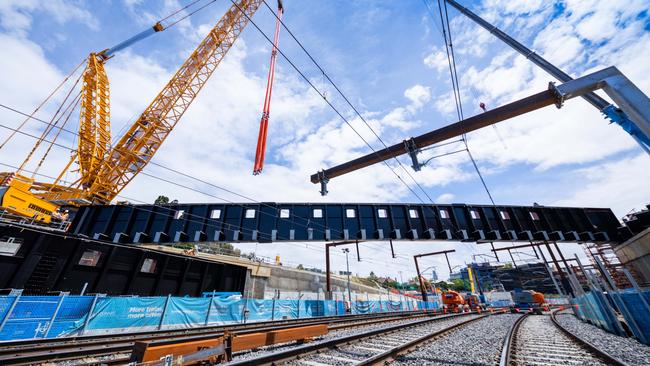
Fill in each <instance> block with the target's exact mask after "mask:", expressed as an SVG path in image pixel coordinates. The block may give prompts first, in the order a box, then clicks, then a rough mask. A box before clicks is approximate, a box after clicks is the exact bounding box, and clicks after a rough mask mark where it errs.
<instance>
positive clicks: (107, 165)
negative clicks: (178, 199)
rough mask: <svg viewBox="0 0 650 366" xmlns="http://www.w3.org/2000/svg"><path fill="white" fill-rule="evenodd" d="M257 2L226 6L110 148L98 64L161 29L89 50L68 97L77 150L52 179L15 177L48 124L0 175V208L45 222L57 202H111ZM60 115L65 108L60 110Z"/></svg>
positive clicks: (151, 151)
mask: <svg viewBox="0 0 650 366" xmlns="http://www.w3.org/2000/svg"><path fill="white" fill-rule="evenodd" d="M261 3H262V0H239V1H237V2H236V3H233V5H232V6H231V7H230V8H229V9H228V10H227V11H226V13H225V14H224V15H223V17H222V18H221V19H220V20H219V22H218V23H217V24H216V25H215V27H214V28H212V29H211V30H210V32H209V33H208V35H207V36H206V37H205V39H203V41H202V42H201V43H200V44H199V45H198V47H197V48H196V49H195V50H194V52H192V54H191V55H190V56H189V58H188V59H187V60H186V61H185V63H183V65H182V66H181V67H180V69H179V70H178V71H177V72H176V74H175V75H174V76H173V77H172V78H171V80H169V82H168V83H167V85H165V87H164V88H163V89H162V91H161V92H160V93H159V94H158V95H157V96H156V98H155V99H154V100H153V101H152V102H151V104H150V105H149V106H148V107H147V108H146V109H145V111H144V112H143V113H142V115H141V116H140V117H139V118H138V119H137V120H136V121H135V122H134V123H133V125H132V126H131V127H130V128H129V129H128V131H127V132H126V133H125V134H124V135H123V136H122V137H121V138H120V139H119V141H118V142H117V144H116V145H115V146H111V134H110V106H109V85H108V78H107V76H106V73H105V71H104V62H105V61H106V60H108V59H109V58H110V57H112V53H113V52H114V51H115V50H116V49H122V48H124V47H126V46H128V45H129V44H132V43H133V42H135V41H137V40H139V39H142V38H144V37H146V36H147V35H148V34H151V33H152V32H158V31H161V30H163V27H162V26H161V25H160V23H156V25H154V27H153V28H152V29H150V30H147V31H145V32H142V33H141V34H139V35H136V36H135V37H133V38H132V39H130V40H128V41H126V42H123V43H122V44H120V45H118V46H116V47H114V48H112V49H110V50H105V51H102V52H100V53H92V54H90V56H89V57H88V62H87V66H86V69H85V70H84V72H83V74H82V76H81V93H80V94H79V96H78V97H77V98H76V99H72V102H78V103H79V105H80V121H79V141H78V147H77V151H76V152H75V153H74V154H73V156H72V157H71V159H70V161H69V163H68V164H67V166H66V167H65V168H64V170H63V172H61V174H59V176H58V177H57V178H56V179H55V180H54V182H52V183H41V182H36V181H35V180H34V179H33V178H34V177H32V178H28V177H26V176H24V174H21V173H22V170H23V168H24V166H25V164H26V163H27V162H28V161H29V159H30V158H31V157H32V154H33V153H34V151H35V150H36V149H37V148H38V147H39V145H40V144H41V143H42V142H43V140H44V138H45V137H46V136H47V133H49V131H51V130H52V129H53V126H51V125H48V128H47V129H46V131H45V132H44V133H43V135H42V136H41V138H40V139H39V140H38V142H37V143H36V146H35V147H34V148H33V149H32V151H31V152H30V153H29V155H28V156H27V159H26V160H25V162H24V163H23V164H22V165H21V167H20V169H18V171H17V172H16V173H0V179H2V186H1V187H0V199H1V200H2V201H1V205H0V208H2V209H4V210H5V211H8V212H10V213H12V214H17V215H21V216H25V217H29V218H34V219H37V220H39V221H43V222H50V221H51V219H52V215H53V214H54V213H57V212H58V209H59V207H60V206H62V205H75V206H78V205H84V204H95V203H96V204H106V203H109V202H110V201H112V200H113V199H114V198H115V197H116V196H117V195H118V194H119V193H120V192H121V191H122V189H124V187H125V186H126V185H127V184H128V183H129V182H130V181H131V180H132V179H133V178H134V177H135V176H136V175H137V174H138V173H140V172H141V171H142V169H143V168H144V167H145V166H146V165H147V163H149V161H150V160H151V158H152V157H153V156H154V154H155V153H156V151H157V150H158V149H159V148H160V145H162V143H163V142H164V141H165V139H166V138H167V136H168V135H169V134H170V133H171V131H172V130H173V129H174V127H175V126H176V124H177V123H178V121H179V120H180V119H181V117H182V116H183V114H184V113H185V111H186V110H187V108H188V107H189V106H190V104H191V103H192V101H193V100H194V98H195V97H196V96H197V95H198V93H199V91H200V90H201V88H202V87H203V86H204V85H205V83H206V82H207V81H208V79H209V77H210V76H211V75H212V73H213V72H214V70H215V69H216V68H217V66H218V65H219V63H220V62H221V60H223V58H224V56H225V55H226V53H227V52H228V50H230V48H231V47H232V45H233V44H234V42H235V40H236V39H237V37H238V36H239V35H240V34H241V32H242V31H243V30H244V28H245V27H246V25H247V24H248V19H249V18H250V17H252V16H253V15H254V14H255V12H256V11H257V9H258V8H259V6H260V5H261ZM75 85H76V84H75ZM68 95H70V94H68ZM48 98H49V97H48ZM72 102H71V105H72ZM72 109H74V107H73V108H72ZM72 109H70V113H71V112H72ZM57 113H58V111H57ZM62 113H66V112H65V110H64V111H63V112H62ZM59 118H60V117H59ZM21 127H22V126H21ZM48 129H49V130H48ZM60 130H61V128H59V132H58V133H60ZM3 145H4V144H3ZM48 152H49V149H48ZM46 154H47V153H46ZM43 160H44V158H43V159H41V162H40V163H39V167H40V165H41V164H42V163H43ZM75 163H76V164H78V170H74V171H78V173H79V176H80V178H79V179H77V180H76V181H75V182H72V183H69V184H63V183H62V181H61V179H62V177H63V176H64V174H65V173H66V172H70V171H73V170H72V168H73V167H74V164H75Z"/></svg>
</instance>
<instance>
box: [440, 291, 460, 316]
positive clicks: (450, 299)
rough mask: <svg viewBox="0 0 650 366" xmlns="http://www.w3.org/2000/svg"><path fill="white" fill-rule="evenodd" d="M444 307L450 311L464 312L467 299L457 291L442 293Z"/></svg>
mask: <svg viewBox="0 0 650 366" xmlns="http://www.w3.org/2000/svg"><path fill="white" fill-rule="evenodd" d="M442 305H443V307H444V308H445V309H446V310H448V311H452V312H459V311H462V309H463V305H465V298H464V297H463V295H461V294H460V293H458V292H456V291H452V290H449V291H444V292H443V293H442Z"/></svg>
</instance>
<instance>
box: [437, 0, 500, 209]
mask: <svg viewBox="0 0 650 366" xmlns="http://www.w3.org/2000/svg"><path fill="white" fill-rule="evenodd" d="M427 1H428V0H424V2H425V5H427V9H429V10H431V9H430V7H429V6H428V3H427ZM441 1H442V2H443V3H444V7H443V6H442V5H441V3H440V2H441ZM443 9H444V10H443ZM438 10H439V13H440V23H441V25H442V37H443V40H444V44H445V51H446V53H447V62H448V64H449V73H450V76H451V83H452V88H453V93H454V103H455V105H456V113H457V116H458V120H459V121H462V120H464V118H465V117H464V113H463V104H462V98H461V95H460V84H459V81H458V71H457V67H456V57H455V53H454V48H453V41H452V35H451V27H450V25H449V13H448V11H447V2H446V1H445V0H438ZM461 139H462V141H463V143H464V145H465V150H466V151H467V155H468V156H469V158H470V160H471V162H472V166H473V167H474V170H475V171H476V174H477V175H478V177H479V179H480V181H481V184H482V185H483V188H484V189H485V192H486V193H487V195H488V198H489V199H490V202H491V203H492V205H494V204H495V203H494V198H493V197H492V193H491V192H490V189H489V188H488V186H487V183H486V182H485V179H484V178H483V174H481V171H480V169H479V167H478V164H476V161H475V160H474V156H473V155H472V153H471V151H470V149H469V144H468V142H467V137H466V133H465V132H463V134H462V138H461Z"/></svg>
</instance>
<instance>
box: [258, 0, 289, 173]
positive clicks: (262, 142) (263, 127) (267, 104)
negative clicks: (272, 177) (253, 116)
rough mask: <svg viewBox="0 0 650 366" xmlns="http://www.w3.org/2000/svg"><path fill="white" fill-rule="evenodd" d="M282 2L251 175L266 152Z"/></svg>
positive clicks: (260, 170)
mask: <svg viewBox="0 0 650 366" xmlns="http://www.w3.org/2000/svg"><path fill="white" fill-rule="evenodd" d="M282 13H284V8H283V7H282V1H281V0H278V17H277V21H276V22H275V36H274V37H273V50H272V51H271V66H270V67H269V76H268V80H267V84H266V95H265V96H264V110H263V111H262V119H261V120H260V133H259V136H258V137H257V151H256V152H255V166H254V167H253V174H254V175H258V174H260V173H261V172H262V169H263V168H264V152H265V151H266V135H267V133H268V128H269V113H270V110H271V93H272V91H273V78H274V77H275V59H276V56H277V54H278V41H279V40H280V25H281V23H282Z"/></svg>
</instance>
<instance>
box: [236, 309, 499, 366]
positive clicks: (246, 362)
mask: <svg viewBox="0 0 650 366" xmlns="http://www.w3.org/2000/svg"><path fill="white" fill-rule="evenodd" d="M487 316H490V314H483V315H479V314H475V313H461V314H450V315H442V316H438V317H435V318H428V319H422V320H418V321H413V322H409V323H406V324H397V325H389V326H386V327H382V328H379V329H373V330H370V331H365V332H360V333H357V334H352V335H347V336H342V337H338V338H334V339H330V340H327V341H323V342H315V343H312V344H307V345H303V346H299V347H294V348H291V349H288V350H285V351H280V352H274V353H269V354H265V355H262V356H259V357H254V358H248V359H243V360H237V359H235V360H234V361H233V362H231V363H229V365H231V366H257V365H309V366H329V365H384V364H385V363H387V362H390V361H391V360H394V359H396V358H397V357H399V356H400V355H403V354H406V353H408V352H411V351H412V350H413V349H414V348H416V347H417V346H419V345H421V344H423V343H426V342H430V341H431V340H433V339H435V338H437V337H441V336H444V335H445V334H447V333H449V332H452V331H454V330H456V329H458V328H459V327H462V326H463V325H466V324H469V323H471V322H474V321H476V320H479V319H482V318H484V317H487Z"/></svg>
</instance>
